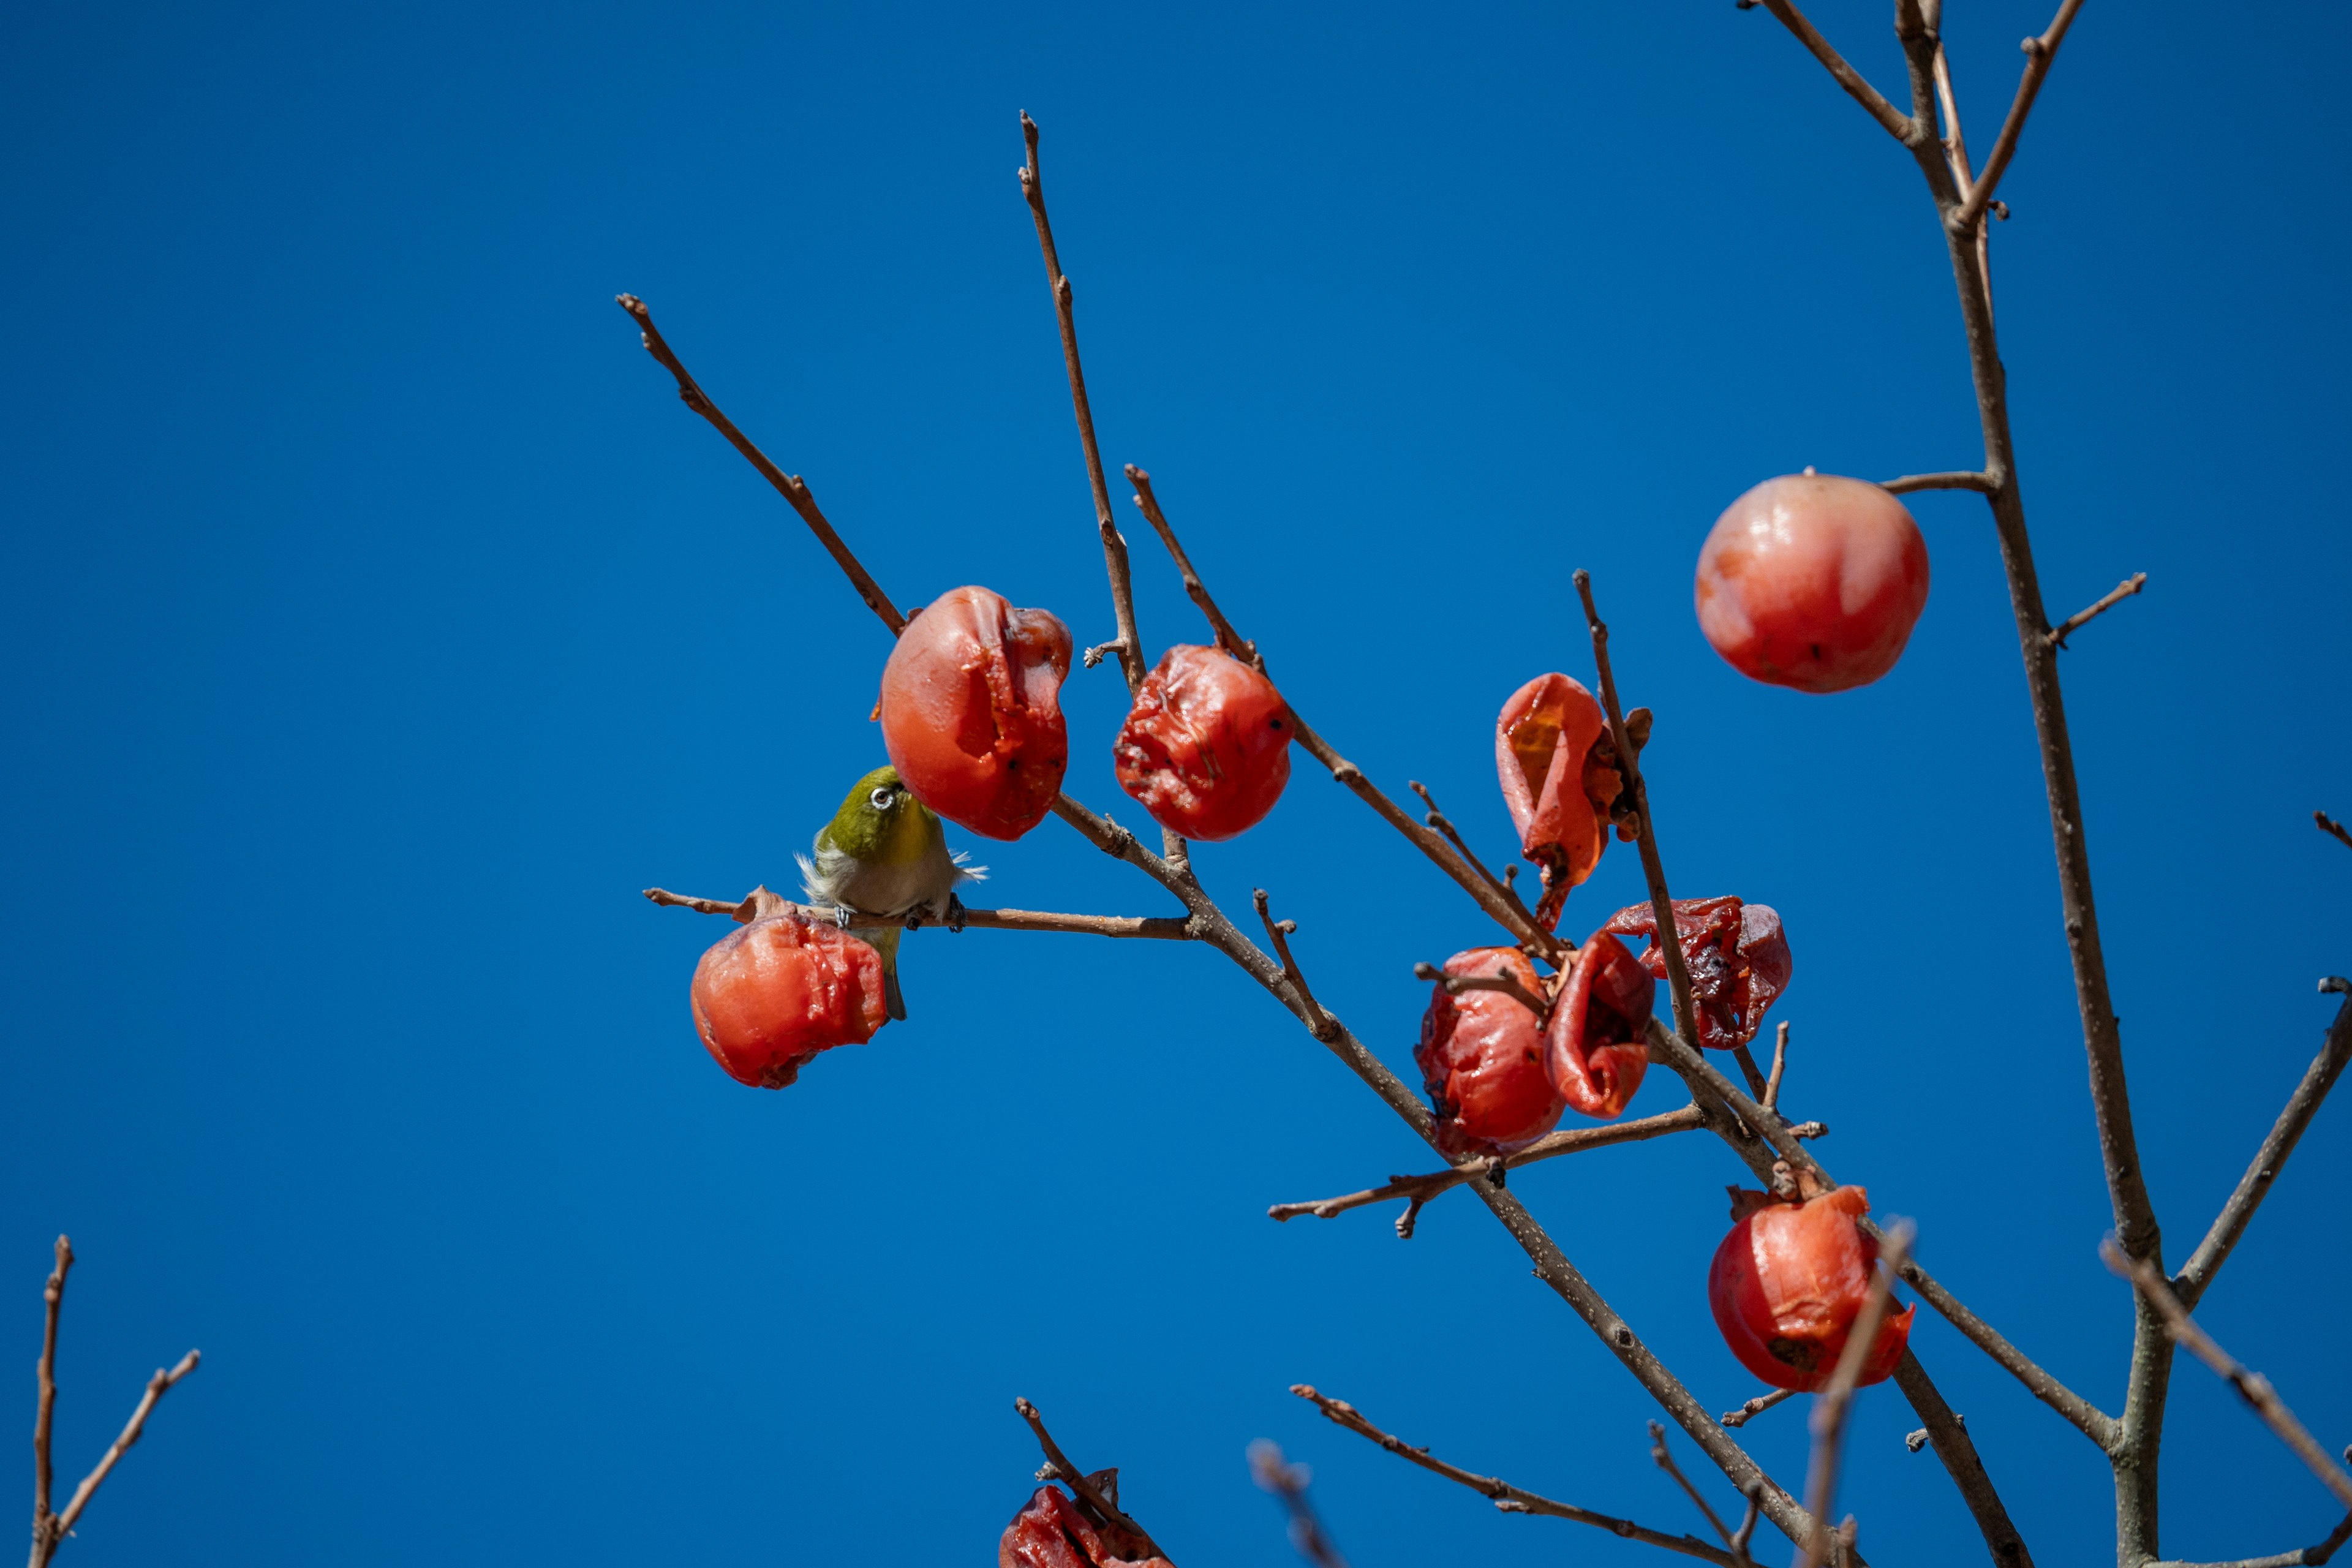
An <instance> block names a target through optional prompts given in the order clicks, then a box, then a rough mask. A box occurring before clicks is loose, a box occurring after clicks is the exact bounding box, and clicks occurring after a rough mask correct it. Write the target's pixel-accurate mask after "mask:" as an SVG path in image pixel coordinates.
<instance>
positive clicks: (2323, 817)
mask: <svg viewBox="0 0 2352 1568" xmlns="http://www.w3.org/2000/svg"><path fill="white" fill-rule="evenodd" d="M2311 820H2312V821H2314V822H2315V823H2317V824H2318V825H2319V831H2321V832H2322V833H2331V834H2334V835H2335V836H2336V838H2337V840H2339V841H2340V842H2341V843H2342V844H2343V845H2344V847H2346V848H2347V849H2352V832H2348V831H2347V830H2346V828H2345V826H2344V825H2343V824H2342V823H2340V822H2338V821H2336V819H2335V818H2334V817H2332V816H2328V815H2327V814H2326V812H2324V811H2315V812H2313V813H2312V814H2311Z"/></svg>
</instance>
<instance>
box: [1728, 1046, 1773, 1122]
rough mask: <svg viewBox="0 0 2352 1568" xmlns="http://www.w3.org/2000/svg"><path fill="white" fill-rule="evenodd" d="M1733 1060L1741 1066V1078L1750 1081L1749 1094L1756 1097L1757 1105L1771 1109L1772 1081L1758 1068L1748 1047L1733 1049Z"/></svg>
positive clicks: (1735, 1047)
mask: <svg viewBox="0 0 2352 1568" xmlns="http://www.w3.org/2000/svg"><path fill="white" fill-rule="evenodd" d="M1731 1059H1732V1060H1733V1061H1736V1062H1738V1064H1739V1076H1740V1077H1742V1078H1744V1079H1747V1080H1748V1093H1749V1094H1752V1095H1754V1096H1755V1097H1756V1103H1757V1104H1759V1105H1761V1106H1764V1107H1766V1108H1768V1109H1769V1107H1770V1106H1771V1104H1772V1100H1771V1095H1772V1083H1771V1080H1770V1079H1767V1078H1766V1077H1765V1076H1764V1074H1763V1071H1762V1069H1760V1068H1758V1067H1757V1065H1756V1058H1754V1057H1753V1056H1751V1055H1750V1054H1748V1047H1746V1046H1744V1045H1738V1046H1734V1047H1731Z"/></svg>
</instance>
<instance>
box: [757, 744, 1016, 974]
mask: <svg viewBox="0 0 2352 1568" xmlns="http://www.w3.org/2000/svg"><path fill="white" fill-rule="evenodd" d="M814 849H815V852H816V855H815V858H814V860H812V859H811V858H809V857H808V856H806V855H803V856H802V857H801V858H800V862H801V885H802V886H803V888H804V889H807V891H808V896H809V898H810V899H812V900H815V901H817V902H820V903H830V904H833V905H834V906H835V907H836V908H838V909H840V910H845V911H846V914H845V917H844V922H843V923H844V924H845V925H846V926H847V927H848V929H849V930H850V931H852V932H853V933H855V934H856V935H857V936H858V937H860V938H862V939H863V940H864V941H866V942H868V943H870V944H871V945H872V946H873V947H874V948H875V949H876V950H877V952H880V953H881V954H882V966H883V976H884V980H885V983H886V985H887V995H888V1003H889V1008H890V1016H892V1017H893V1018H903V1017H905V1016H907V1007H906V1003H905V1002H904V1001H903V1000H901V999H900V997H899V994H898V937H899V934H900V927H899V925H898V922H899V921H903V920H904V919H905V918H906V917H907V916H908V915H910V914H913V913H914V912H915V911H917V910H922V911H923V912H924V913H926V914H927V915H929V917H931V918H932V919H935V920H945V919H947V918H948V913H949V910H950V907H951V905H952V903H953V901H954V900H953V895H954V892H955V886H956V884H957V883H958V882H962V881H969V880H973V879H977V878H978V877H979V876H980V875H981V873H982V869H983V868H980V867H973V868H970V869H967V868H964V867H963V866H962V865H961V864H959V861H960V857H958V856H954V855H950V854H949V853H948V840H947V833H946V831H945V830H944V829H943V828H942V827H941V826H940V819H939V816H938V815H937V814H936V813H934V812H933V811H932V810H931V808H930V807H929V806H927V805H924V804H923V803H922V802H921V801H919V800H917V799H916V798H915V797H914V795H912V794H911V793H910V792H909V791H908V788H907V786H906V784H905V783H904V782H903V781H902V780H900V778H899V777H898V769H896V768H892V767H880V768H876V769H875V770H874V771H873V772H872V773H867V774H866V776H865V777H864V778H862V779H859V780H858V781H857V783H856V785H855V786H853V787H852V788H851V790H850V792H849V795H848V796H847V798H845V799H844V800H843V801H842V803H841V809H840V810H839V811H836V812H835V813H834V814H833V820H832V821H831V822H830V823H828V824H826V825H825V826H824V830H823V831H821V832H820V833H818V834H817V836H816V843H815V845H814ZM859 915H869V916H878V917H880V919H879V920H877V921H874V922H873V923H871V924H868V923H866V922H863V921H858V920H857V919H856V917H857V916H859Z"/></svg>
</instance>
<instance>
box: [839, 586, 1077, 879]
mask: <svg viewBox="0 0 2352 1568" xmlns="http://www.w3.org/2000/svg"><path fill="white" fill-rule="evenodd" d="M1069 673H1070V628H1069V627H1067V626H1064V625H1063V624H1062V623H1061V622H1060V621H1059V620H1058V619H1056V618H1055V616H1053V615H1051V614H1050V613H1048V612H1047V611H1045V610H1017V609H1014V608H1013V606H1012V605H1010V604H1008V603H1007V602H1006V601H1005V599H1004V596H1003V595H1001V594H994V593H991V592H990V591H989V590H988V589H986V588H972V587H967V588H951V589H950V590H949V591H948V592H947V593H944V594H942V595H940V596H939V597H938V598H937V599H934V600H933V601H931V603H930V604H929V605H926V606H924V608H923V609H922V610H921V611H919V613H918V614H917V615H916V616H915V617H914V619H912V620H910V621H908V623H907V628H906V630H905V631H903V632H901V633H900V634H899V636H898V647H894V648H892V649H891V650H890V660H889V662H888V663H887V664H886V665H884V666H883V667H882V702H881V706H880V707H879V708H878V709H877V716H878V717H879V718H880V720H881V721H882V746H883V749H884V750H885V751H887V752H889V754H890V763H891V765H892V766H893V767H895V768H897V769H898V776H899V777H900V778H901V779H903V780H905V781H906V784H907V788H908V790H909V791H910V792H911V793H912V794H913V795H914V796H915V798H916V799H917V800H919V801H921V802H922V803H923V804H924V805H928V806H929V807H930V808H931V809H932V810H933V811H935V812H937V813H939V814H940V816H944V817H946V818H947V819H948V820H949V821H950V822H952V823H955V824H957V825H959V826H963V827H966V828H969V829H971V831H972V832H974V833H977V834H980V835H982V837H988V838H1018V837H1021V836H1022V835H1023V834H1024V833H1026V832H1028V831H1029V830H1030V829H1031V828H1033V827H1034V826H1037V824H1038V823H1040V822H1042V821H1043V820H1045V813H1046V811H1047V810H1048V809H1049V808H1050V807H1051V806H1052V805H1053V804H1054V797H1055V795H1058V794H1059V793H1060V792H1061V788H1062V773H1063V772H1064V770H1065V769H1066V768H1067V767H1068V765H1069V761H1070V741H1069V731H1068V726H1067V725H1066V723H1065V721H1063V718H1062V705H1061V689H1062V679H1063V677H1065V676H1066V675H1068V674H1069Z"/></svg>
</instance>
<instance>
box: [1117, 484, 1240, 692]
mask: <svg viewBox="0 0 2352 1568" xmlns="http://www.w3.org/2000/svg"><path fill="white" fill-rule="evenodd" d="M1126 472H1127V482H1128V483H1129V484H1131V485H1133V486H1134V487H1135V495H1134V497H1133V498H1132V499H1133V500H1134V501H1135V505H1136V509H1137V510H1139V511H1141V512H1142V513H1143V516H1144V521H1147V522H1149V523H1150V524H1151V531H1153V532H1154V533H1157V534H1158V535H1160V543H1162V544H1164V545H1166V546H1167V547H1168V553H1169V555H1170V556H1171V557H1172V558H1173V559H1174V560H1175V563H1176V572H1177V574H1178V575H1179V576H1181V577H1182V578H1183V579H1184V592H1185V594H1186V595H1189V596H1190V597H1191V599H1192V603H1193V604H1194V605H1198V606H1199V607H1200V611H1201V614H1202V615H1203V616H1207V617H1208V618H1209V625H1210V626H1211V627H1212V628H1213V630H1214V631H1215V633H1216V635H1217V646H1218V647H1221V648H1223V649H1224V650H1225V651H1226V652H1227V653H1229V654H1231V655H1233V656H1234V658H1237V659H1240V660H1241V661H1242V662H1243V663H1244V664H1246V665H1248V666H1249V667H1250V668H1253V669H1255V670H1256V671H1257V672H1258V673H1259V674H1261V675H1263V674H1265V658H1262V657H1261V656H1260V655H1259V653H1258V651H1257V644H1255V643H1254V642H1251V641H1250V640H1249V639H1248V638H1247V637H1243V636H1242V634H1241V633H1239V632H1237V631H1235V630H1234V624H1233V622H1231V621H1229V620H1227V619H1225V613H1224V612H1223V610H1221V609H1219V608H1217V601H1216V600H1214V599H1213V598H1211V597H1210V596H1209V589H1208V585H1207V584H1204V583H1202V581H1201V574H1199V573H1198V572H1195V571H1193V570H1192V557H1191V556H1189V555H1187V554H1185V553H1184V547H1183V546H1182V545H1181V544H1179V543H1178V542H1176V531H1175V530H1174V529H1172V528H1171V527H1169V526H1168V518H1167V515H1166V514H1165V513H1164V512H1162V511H1161V510H1160V498H1159V497H1158V496H1156V495H1154V494H1152V493H1151V476H1150V474H1148V473H1145V472H1144V471H1143V470H1142V469H1141V468H1137V467H1136V466H1135V465H1134V464H1133V463H1129V464H1128V465H1127V466H1126Z"/></svg>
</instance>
